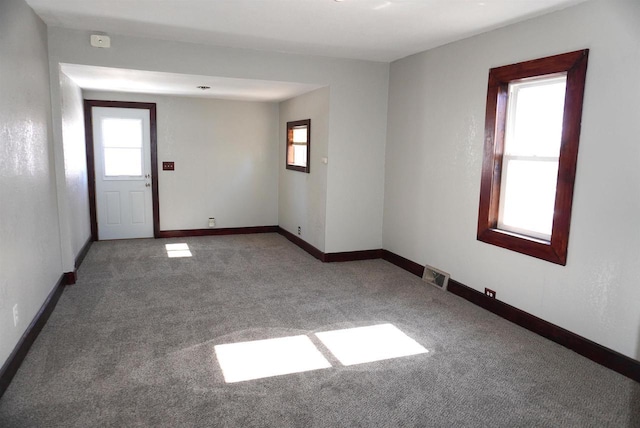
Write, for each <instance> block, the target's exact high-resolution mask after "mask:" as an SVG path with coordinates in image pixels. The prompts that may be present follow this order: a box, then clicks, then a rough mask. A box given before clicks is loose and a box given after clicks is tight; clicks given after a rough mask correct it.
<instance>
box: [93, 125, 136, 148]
mask: <svg viewBox="0 0 640 428" xmlns="http://www.w3.org/2000/svg"><path fill="white" fill-rule="evenodd" d="M102 145H103V146H104V147H142V120H140V119H117V118H105V119H102Z"/></svg>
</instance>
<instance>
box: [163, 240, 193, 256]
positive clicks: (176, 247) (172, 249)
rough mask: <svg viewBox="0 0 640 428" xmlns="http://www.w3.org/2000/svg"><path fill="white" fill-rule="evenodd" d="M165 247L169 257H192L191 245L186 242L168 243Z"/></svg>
mask: <svg viewBox="0 0 640 428" xmlns="http://www.w3.org/2000/svg"><path fill="white" fill-rule="evenodd" d="M164 247H165V248H166V250H167V256H169V258H174V257H191V251H190V250H189V245H187V244H185V243H180V244H166V245H165V246H164Z"/></svg>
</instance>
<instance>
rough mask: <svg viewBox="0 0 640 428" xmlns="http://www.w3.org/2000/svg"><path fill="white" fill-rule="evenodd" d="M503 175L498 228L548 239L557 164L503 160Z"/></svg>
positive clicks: (553, 202) (553, 162)
mask: <svg viewBox="0 0 640 428" xmlns="http://www.w3.org/2000/svg"><path fill="white" fill-rule="evenodd" d="M503 171H504V172H503V178H502V188H503V192H502V197H501V198H500V199H501V201H500V202H501V204H500V216H499V221H498V227H499V228H500V229H505V230H511V231H513V232H518V233H524V234H528V235H531V236H534V237H538V238H544V239H549V238H550V237H551V227H552V225H553V211H554V205H555V198H556V181H557V176H558V162H557V161H526V160H524V161H523V160H508V159H506V158H505V169H504V170H503Z"/></svg>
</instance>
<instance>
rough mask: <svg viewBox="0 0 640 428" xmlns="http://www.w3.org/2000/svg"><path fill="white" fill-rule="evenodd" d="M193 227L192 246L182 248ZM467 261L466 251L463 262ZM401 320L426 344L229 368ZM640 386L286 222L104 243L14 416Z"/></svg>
mask: <svg viewBox="0 0 640 428" xmlns="http://www.w3.org/2000/svg"><path fill="white" fill-rule="evenodd" d="M178 242H186V243H187V244H188V245H189V248H190V250H191V252H192V254H193V257H190V258H168V257H167V252H166V251H165V244H166V243H178ZM462 262H463V261H461V263H462ZM385 323H389V324H392V325H394V326H395V327H397V328H398V329H400V330H401V331H402V332H404V333H405V334H407V335H408V336H409V337H411V338H413V339H414V340H415V341H417V342H418V343H419V344H420V345H422V346H424V347H425V348H426V349H427V350H428V351H429V352H428V353H422V354H419V355H413V356H408V357H400V358H393V359H388V360H384V361H378V362H371V363H364V364H357V365H353V366H343V365H341V364H340V363H339V362H338V360H336V359H335V358H334V357H333V356H332V355H331V353H330V352H328V351H327V350H326V349H324V348H323V347H322V346H321V345H317V346H318V349H319V350H320V351H321V352H322V353H323V354H324V356H325V358H327V360H328V361H329V362H330V363H331V367H329V368H324V369H320V370H314V371H307V372H302V373H295V374H287V375H282V376H277V377H270V378H263V379H257V380H249V381H244V382H238V383H229V384H227V383H225V381H224V377H223V374H222V372H221V369H220V366H219V364H218V361H217V358H216V354H215V351H214V346H216V345H220V344H227V343H235V342H241V341H247V340H261V339H270V338H280V337H286V336H298V335H306V336H309V337H310V338H312V339H313V340H314V343H317V340H316V339H315V336H314V333H317V332H326V331H330V330H336V329H343V328H350V327H360V326H371V325H377V324H385ZM639 391H640V385H639V384H638V383H635V382H633V381H631V380H629V379H627V378H625V377H623V376H621V375H619V374H617V373H615V372H613V371H610V370H608V369H606V368H603V367H601V366H599V365H597V364H595V363H593V362H591V361H589V360H587V359H585V358H582V357H581V356H579V355H577V354H575V353H573V352H571V351H569V350H567V349H565V348H563V347H561V346H559V345H556V344H554V343H552V342H550V341H548V340H546V339H543V338H541V337H539V336H537V335H535V334H533V333H530V332H528V331H526V330H524V329H522V328H520V327H518V326H516V325H514V324H511V323H509V322H507V321H505V320H503V319H501V318H499V317H497V316H495V315H493V314H491V313H489V312H486V311H484V310H483V309H480V308H478V307H476V306H474V305H472V304H470V303H468V302H466V301H464V300H462V299H460V298H458V297H457V296H454V295H452V294H450V293H446V292H442V291H440V290H438V289H436V288H434V287H431V286H428V285H425V284H424V283H423V282H422V281H421V280H420V279H419V278H417V277H415V276H413V275H411V274H409V273H407V272H405V271H403V270H401V269H399V268H397V267H395V266H393V265H391V264H389V263H387V262H385V261H382V260H370V261H362V262H349V263H331V264H323V263H321V262H319V261H317V260H315V259H314V258H312V257H311V256H309V255H308V254H307V253H305V252H304V251H302V250H301V249H299V248H298V247H296V246H294V245H293V244H291V243H290V242H289V241H287V240H286V239H285V238H283V237H282V236H279V235H276V234H260V235H242V236H220V237H199V238H182V239H171V240H131V241H111V242H97V243H94V244H93V246H92V248H91V250H90V251H89V254H88V256H87V258H86V259H85V261H84V263H83V265H82V267H81V268H80V271H79V280H78V283H77V284H76V285H73V286H70V287H67V288H66V289H65V291H64V293H63V295H62V297H61V299H60V301H59V303H58V306H57V307H56V309H55V311H54V312H53V314H52V316H51V318H50V319H49V322H48V323H47V325H46V326H45V328H44V330H43V331H42V333H41V334H40V336H39V337H38V339H37V341H36V343H35V344H34V346H33V347H32V348H31V351H30V353H29V355H28V356H27V358H26V360H25V361H24V363H23V365H22V367H21V368H20V370H19V372H18V374H17V375H16V377H15V378H14V380H13V382H12V384H11V385H10V387H9V389H8V390H7V392H6V393H5V395H4V396H3V397H2V399H0V426H1V427H96V426H118V427H135V426H153V427H161V426H162V427H184V426H188V427H207V426H211V427H530V426H536V427H607V426H608V427H636V426H640V403H639V401H640V392H639Z"/></svg>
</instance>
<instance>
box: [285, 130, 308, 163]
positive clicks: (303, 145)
mask: <svg viewBox="0 0 640 428" xmlns="http://www.w3.org/2000/svg"><path fill="white" fill-rule="evenodd" d="M286 162H287V169H291V170H294V171H300V172H307V173H308V172H309V170H310V166H311V119H305V120H296V121H294V122H287V154H286Z"/></svg>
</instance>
